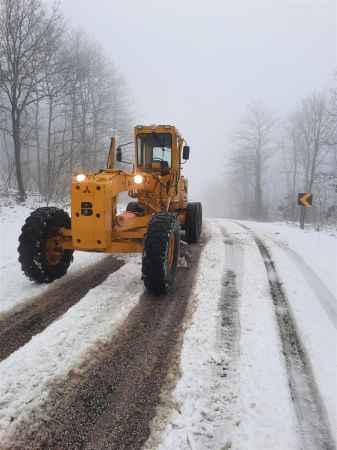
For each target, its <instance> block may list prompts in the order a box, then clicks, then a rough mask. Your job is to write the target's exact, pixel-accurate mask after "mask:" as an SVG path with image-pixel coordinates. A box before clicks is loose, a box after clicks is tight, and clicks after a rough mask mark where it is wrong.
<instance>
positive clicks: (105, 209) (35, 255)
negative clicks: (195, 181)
mask: <svg viewBox="0 0 337 450" xmlns="http://www.w3.org/2000/svg"><path fill="white" fill-rule="evenodd" d="M134 146H135V157H134V164H133V169H132V171H130V172H127V171H124V170H120V169H118V168H116V167H115V161H116V160H117V161H119V162H120V163H123V162H124V161H123V148H122V147H123V146H122V145H121V146H119V147H117V148H116V140H115V138H112V139H111V147H110V151H109V156H108V163H107V168H106V169H102V170H100V171H98V172H94V173H81V174H77V175H74V176H73V178H72V187H71V219H70V217H69V215H68V214H67V213H66V212H65V211H63V210H62V209H59V208H55V207H45V208H39V209H37V210H35V211H34V212H33V213H32V214H31V215H30V216H29V217H28V218H27V220H26V222H25V224H24V226H23V228H22V232H21V235H20V238H19V248H18V252H19V261H20V263H21V266H22V270H23V272H24V273H25V275H26V276H27V277H29V278H30V279H31V280H33V281H36V282H38V283H50V282H51V281H53V280H55V279H57V278H60V277H61V276H63V275H64V274H65V273H66V272H67V269H68V267H69V265H70V263H71V261H72V259H73V252H74V251H75V250H81V251H90V252H103V253H129V252H132V253H133V252H140V253H142V255H143V257H142V277H143V280H144V284H145V287H146V288H147V289H148V290H149V291H150V292H152V293H154V294H165V293H167V292H168V291H169V289H170V288H171V287H172V285H173V283H174V279H175V274H176V269H177V262H178V256H179V251H180V243H181V238H182V239H183V240H184V241H186V242H187V243H188V244H191V243H196V242H198V240H199V237H200V233H201V226H202V208H201V204H200V203H188V199H187V180H186V179H185V178H184V176H183V175H182V164H183V163H184V161H187V160H188V159H189V147H188V146H187V145H185V141H184V139H183V138H182V136H181V135H180V133H179V132H178V130H177V129H176V128H175V127H174V126H170V125H153V126H136V127H135V130H134ZM124 191H126V192H128V195H129V196H130V197H131V198H133V199H135V200H134V201H131V202H129V204H128V205H127V207H126V211H124V212H122V213H120V214H118V212H117V200H118V194H120V193H121V192H124ZM181 230H183V232H184V234H182V232H181Z"/></svg>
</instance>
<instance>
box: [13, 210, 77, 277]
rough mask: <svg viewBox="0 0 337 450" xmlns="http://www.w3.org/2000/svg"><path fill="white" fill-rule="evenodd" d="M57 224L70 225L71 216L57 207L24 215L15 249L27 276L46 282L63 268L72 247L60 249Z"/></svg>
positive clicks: (61, 272) (71, 258) (64, 271)
mask: <svg viewBox="0 0 337 450" xmlns="http://www.w3.org/2000/svg"><path fill="white" fill-rule="evenodd" d="M60 228H68V229H70V228H71V220H70V217H69V215H68V214H67V213H66V212H65V211H63V210H62V209H59V208H53V207H45V208H38V209H36V210H35V211H34V212H33V213H32V214H31V215H30V216H29V217H28V218H27V219H26V223H25V224H24V226H23V227H22V230H21V235H20V237H19V247H18V252H19V261H20V263H21V268H22V270H23V272H24V274H25V275H26V276H27V277H28V278H29V279H30V280H32V281H35V282H37V283H50V282H52V281H54V280H56V279H57V278H60V277H62V276H63V275H64V274H65V273H66V272H67V270H68V267H69V265H70V263H71V262H72V260H73V250H64V249H62V246H61V244H59V243H57V239H58V232H59V230H60ZM51 238H55V239H51ZM50 243H51V244H50Z"/></svg>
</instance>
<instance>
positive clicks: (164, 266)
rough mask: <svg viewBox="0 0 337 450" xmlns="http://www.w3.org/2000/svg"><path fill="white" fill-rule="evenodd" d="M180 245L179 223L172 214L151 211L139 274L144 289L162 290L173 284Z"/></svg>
mask: <svg viewBox="0 0 337 450" xmlns="http://www.w3.org/2000/svg"><path fill="white" fill-rule="evenodd" d="M179 247H180V225H179V222H178V220H177V217H176V215H175V214H170V213H158V214H155V215H154V216H153V217H152V219H151V221H150V223H149V227H148V230H147V233H146V235H145V239H144V252H143V261H142V274H143V280H144V285H145V287H146V289H147V290H148V291H149V292H151V293H153V294H155V295H160V294H166V293H167V292H169V290H170V289H171V287H172V286H173V284H174V280H175V276H176V271H177V264H178V256H179Z"/></svg>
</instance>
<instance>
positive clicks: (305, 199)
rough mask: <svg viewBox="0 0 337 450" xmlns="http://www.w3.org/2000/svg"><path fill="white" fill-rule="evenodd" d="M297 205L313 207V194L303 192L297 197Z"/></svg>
mask: <svg viewBox="0 0 337 450" xmlns="http://www.w3.org/2000/svg"><path fill="white" fill-rule="evenodd" d="M297 204H298V205H301V206H304V207H305V208H310V206H312V194H311V193H310V192H301V193H299V194H298V197H297Z"/></svg>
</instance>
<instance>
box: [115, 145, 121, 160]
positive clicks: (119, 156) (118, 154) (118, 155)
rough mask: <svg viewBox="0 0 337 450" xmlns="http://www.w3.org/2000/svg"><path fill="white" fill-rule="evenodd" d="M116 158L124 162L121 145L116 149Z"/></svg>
mask: <svg viewBox="0 0 337 450" xmlns="http://www.w3.org/2000/svg"><path fill="white" fill-rule="evenodd" d="M116 160H117V161H118V162H122V148H121V147H117V150H116Z"/></svg>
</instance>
